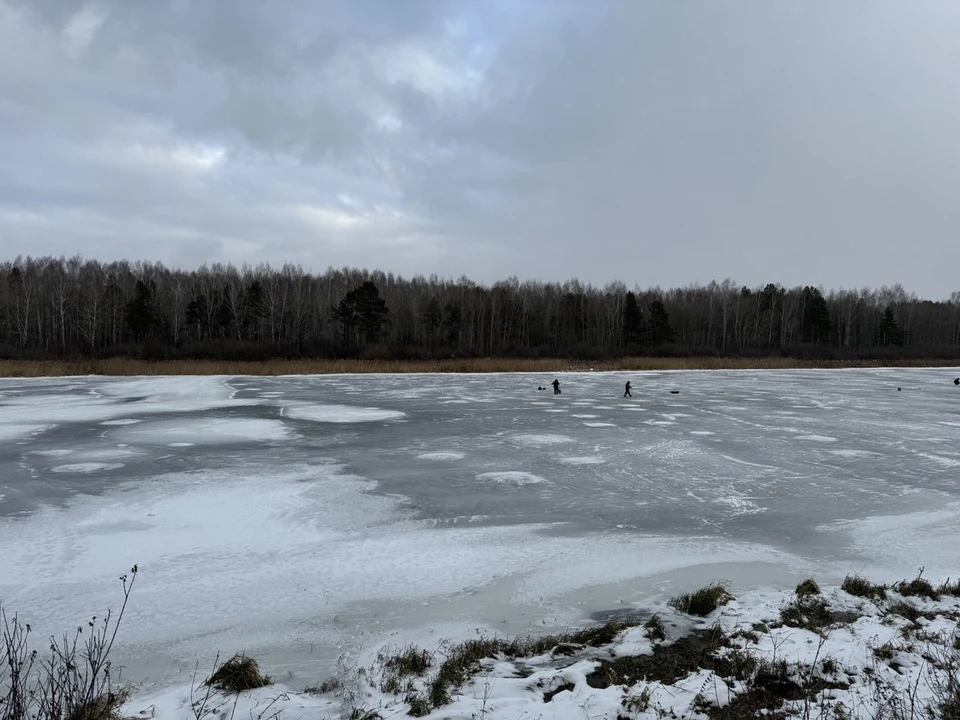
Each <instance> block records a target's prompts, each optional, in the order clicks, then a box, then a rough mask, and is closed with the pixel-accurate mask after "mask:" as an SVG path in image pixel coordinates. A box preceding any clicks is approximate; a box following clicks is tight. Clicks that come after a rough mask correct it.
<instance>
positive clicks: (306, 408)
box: [283, 405, 407, 423]
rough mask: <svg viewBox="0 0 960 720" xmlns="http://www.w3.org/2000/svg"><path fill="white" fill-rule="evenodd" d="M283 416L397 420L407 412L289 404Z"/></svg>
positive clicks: (336, 420) (338, 420)
mask: <svg viewBox="0 0 960 720" xmlns="http://www.w3.org/2000/svg"><path fill="white" fill-rule="evenodd" d="M283 416H284V417H288V418H293V419H294V420H309V421H311V422H324V423H363V422H379V421H383V420H397V419H398V418H403V417H406V416H407V414H406V413H404V412H400V411H399V410H382V409H380V408H370V407H356V406H353V405H288V406H287V407H285V408H284V409H283Z"/></svg>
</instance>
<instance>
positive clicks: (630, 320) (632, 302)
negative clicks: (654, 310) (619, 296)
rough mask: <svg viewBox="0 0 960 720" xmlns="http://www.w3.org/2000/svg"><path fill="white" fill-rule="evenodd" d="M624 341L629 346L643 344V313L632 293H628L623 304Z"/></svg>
mask: <svg viewBox="0 0 960 720" xmlns="http://www.w3.org/2000/svg"><path fill="white" fill-rule="evenodd" d="M623 340H624V342H625V343H626V344H627V345H638V344H640V343H641V342H643V311H642V310H641V309H640V304H639V303H638V302H637V296H636V295H634V294H633V293H632V292H628V293H627V296H626V299H625V300H624V303H623Z"/></svg>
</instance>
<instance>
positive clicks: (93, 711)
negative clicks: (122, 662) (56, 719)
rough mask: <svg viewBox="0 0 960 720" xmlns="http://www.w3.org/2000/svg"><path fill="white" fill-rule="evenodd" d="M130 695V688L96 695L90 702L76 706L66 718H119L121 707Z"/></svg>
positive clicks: (79, 719)
mask: <svg viewBox="0 0 960 720" xmlns="http://www.w3.org/2000/svg"><path fill="white" fill-rule="evenodd" d="M129 696H130V692H129V691H128V690H118V691H116V692H111V693H107V694H106V695H101V696H99V697H95V698H94V699H93V700H91V701H90V702H88V703H85V704H84V705H81V706H80V707H78V708H74V709H73V710H72V711H71V712H70V713H69V714H68V715H67V716H66V718H64V720H119V718H120V717H121V715H120V708H121V707H122V706H123V704H124V703H125V702H126V701H127V698H128V697H129Z"/></svg>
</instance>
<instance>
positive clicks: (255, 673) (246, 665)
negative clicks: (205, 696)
mask: <svg viewBox="0 0 960 720" xmlns="http://www.w3.org/2000/svg"><path fill="white" fill-rule="evenodd" d="M272 683H273V681H272V680H271V679H270V678H269V677H268V676H266V675H264V674H263V673H261V672H260V665H259V664H258V663H257V661H256V660H254V659H253V658H248V657H246V656H245V655H243V654H242V653H238V654H237V655H234V656H233V657H232V658H230V659H229V660H227V661H226V662H225V663H224V664H223V665H221V666H220V667H219V668H217V670H216V671H215V672H214V673H213V675H211V676H210V677H208V678H207V679H206V681H205V682H204V685H211V686H213V687H215V688H217V690H222V691H223V692H232V693H241V692H243V691H244V690H253V689H255V688H260V687H265V686H267V685H271V684H272Z"/></svg>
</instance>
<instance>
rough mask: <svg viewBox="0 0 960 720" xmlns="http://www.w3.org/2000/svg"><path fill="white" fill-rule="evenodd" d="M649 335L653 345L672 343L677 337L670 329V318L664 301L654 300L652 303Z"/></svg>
mask: <svg viewBox="0 0 960 720" xmlns="http://www.w3.org/2000/svg"><path fill="white" fill-rule="evenodd" d="M648 334H649V336H650V344H651V345H663V344H664V343H671V342H673V340H674V338H675V337H676V333H674V331H673V328H672V327H670V316H669V315H668V314H667V309H666V308H665V307H664V306H663V301H662V300H654V301H653V302H652V303H650V322H649V324H648Z"/></svg>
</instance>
